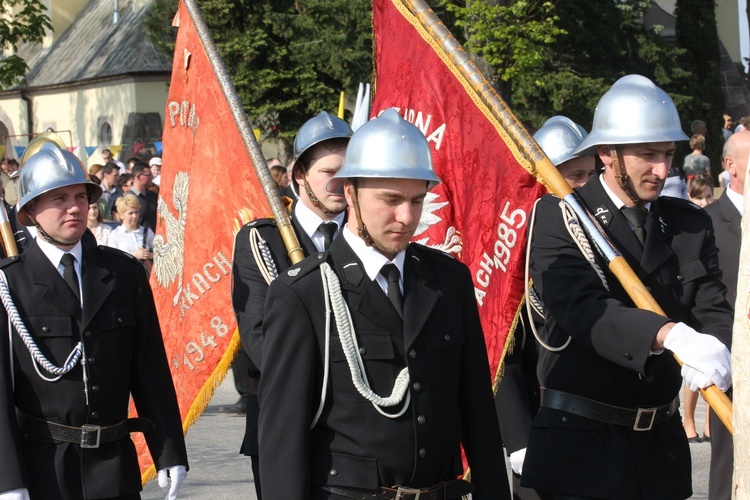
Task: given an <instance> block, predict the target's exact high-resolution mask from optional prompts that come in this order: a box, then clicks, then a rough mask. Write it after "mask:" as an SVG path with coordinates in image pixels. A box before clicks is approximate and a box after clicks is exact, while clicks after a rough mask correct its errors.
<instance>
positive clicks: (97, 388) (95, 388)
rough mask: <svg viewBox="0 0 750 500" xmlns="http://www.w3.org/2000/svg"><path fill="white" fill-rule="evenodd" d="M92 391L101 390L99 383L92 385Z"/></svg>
mask: <svg viewBox="0 0 750 500" xmlns="http://www.w3.org/2000/svg"><path fill="white" fill-rule="evenodd" d="M91 391H92V392H99V386H98V385H92V386H91Z"/></svg>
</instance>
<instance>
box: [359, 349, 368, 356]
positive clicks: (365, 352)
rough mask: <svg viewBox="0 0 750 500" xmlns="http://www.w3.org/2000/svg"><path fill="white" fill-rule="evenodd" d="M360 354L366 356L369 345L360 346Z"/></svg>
mask: <svg viewBox="0 0 750 500" xmlns="http://www.w3.org/2000/svg"><path fill="white" fill-rule="evenodd" d="M359 354H361V355H362V356H364V355H365V354H367V347H360V348H359Z"/></svg>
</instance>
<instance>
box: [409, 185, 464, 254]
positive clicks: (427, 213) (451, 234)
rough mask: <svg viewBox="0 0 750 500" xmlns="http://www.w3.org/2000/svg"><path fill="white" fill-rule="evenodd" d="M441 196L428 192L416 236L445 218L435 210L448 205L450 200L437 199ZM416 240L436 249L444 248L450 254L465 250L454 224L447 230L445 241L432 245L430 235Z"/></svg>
mask: <svg viewBox="0 0 750 500" xmlns="http://www.w3.org/2000/svg"><path fill="white" fill-rule="evenodd" d="M439 197H440V196H439V195H437V194H435V193H427V196H425V198H424V203H423V204H422V216H421V217H420V219H419V224H418V225H417V230H416V231H415V232H414V236H419V235H420V234H422V233H424V232H425V231H427V230H428V229H429V228H430V227H432V226H434V225H435V224H437V223H438V222H441V221H442V220H443V219H441V218H440V217H439V216H438V215H436V214H435V212H436V211H437V210H439V209H441V208H443V207H444V206H446V205H448V202H447V201H443V202H438V201H437V199H438V198H439ZM415 241H416V243H419V244H421V245H426V246H428V247H430V248H434V249H436V250H442V251H443V252H445V253H449V254H459V253H461V250H463V242H462V241H461V236H460V235H459V233H458V231H457V230H456V228H455V227H454V226H450V227H449V228H448V230H447V231H446V233H445V240H444V241H443V243H438V244H437V245H430V244H429V243H428V242H429V241H430V237H429V236H428V237H426V238H422V239H419V240H415Z"/></svg>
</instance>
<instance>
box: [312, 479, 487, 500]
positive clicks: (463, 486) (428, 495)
mask: <svg viewBox="0 0 750 500" xmlns="http://www.w3.org/2000/svg"><path fill="white" fill-rule="evenodd" d="M320 489H322V490H325V491H328V492H330V493H333V494H334V495H338V496H341V497H344V498H352V499H354V500H445V499H446V498H461V497H462V496H464V495H468V494H469V493H471V492H472V491H474V485H473V484H471V483H470V482H468V481H464V480H462V479H456V480H454V481H446V482H443V483H440V484H437V485H435V486H431V487H429V488H422V489H415V488H407V487H405V486H394V487H392V488H388V487H385V486H381V487H380V488H378V489H377V490H363V489H359V488H341V487H338V486H321V487H320Z"/></svg>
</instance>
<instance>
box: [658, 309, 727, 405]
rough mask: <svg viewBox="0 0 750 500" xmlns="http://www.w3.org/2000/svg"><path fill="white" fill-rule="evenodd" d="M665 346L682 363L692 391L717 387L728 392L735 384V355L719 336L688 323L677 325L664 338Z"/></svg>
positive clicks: (686, 379)
mask: <svg viewBox="0 0 750 500" xmlns="http://www.w3.org/2000/svg"><path fill="white" fill-rule="evenodd" d="M664 347H666V348H667V349H669V350H670V351H672V352H673V353H675V354H676V355H677V357H678V358H680V361H682V363H683V367H682V375H683V376H684V377H685V381H686V382H687V384H688V386H689V387H690V389H691V390H696V389H697V388H700V389H705V388H706V387H708V386H710V385H712V384H716V386H717V387H718V388H719V389H721V390H722V391H726V390H727V389H729V387H730V386H731V385H732V367H731V363H730V359H731V355H730V353H729V349H727V347H726V346H725V345H724V344H722V343H721V342H720V341H719V339H717V338H716V337H712V336H711V335H705V334H703V333H700V332H697V331H695V330H693V329H692V328H690V327H689V326H687V325H686V324H685V323H677V324H676V325H675V326H674V327H673V328H672V330H671V331H670V332H669V334H667V338H666V339H664ZM691 370H692V371H696V372H698V373H697V374H694V373H692V371H691Z"/></svg>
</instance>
